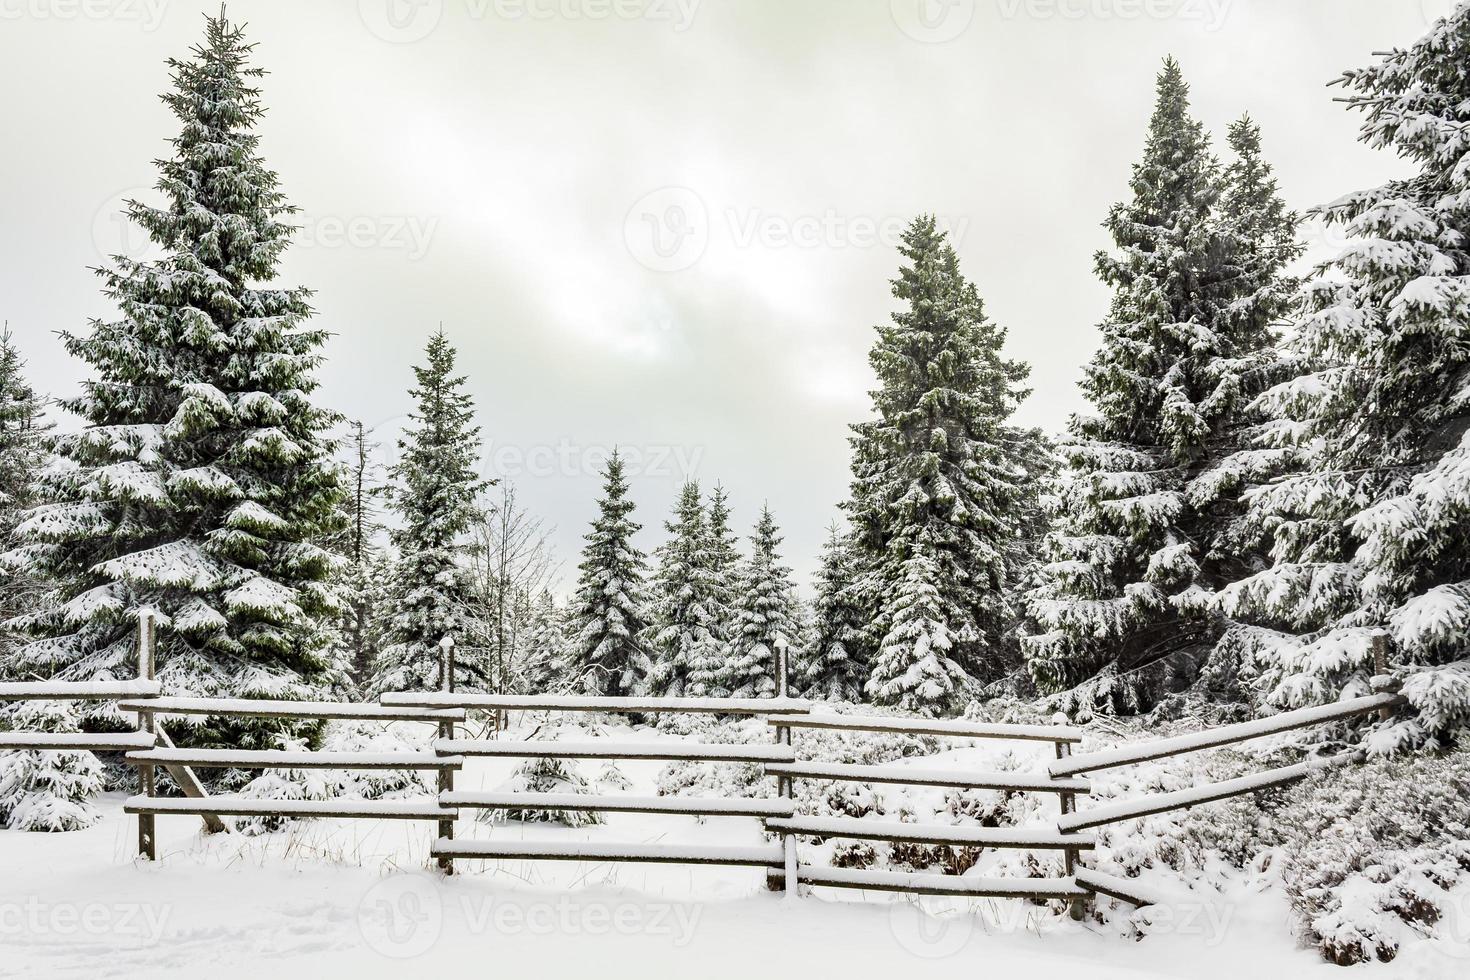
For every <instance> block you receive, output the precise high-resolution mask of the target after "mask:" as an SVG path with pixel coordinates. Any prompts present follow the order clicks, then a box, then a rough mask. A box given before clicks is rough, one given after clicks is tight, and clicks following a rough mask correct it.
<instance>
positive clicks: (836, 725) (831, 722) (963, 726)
mask: <svg viewBox="0 0 1470 980" xmlns="http://www.w3.org/2000/svg"><path fill="white" fill-rule="evenodd" d="M768 724H771V725H789V726H791V727H792V728H816V729H824V730H828V731H846V732H886V733H891V734H905V735H945V736H953V737H956V738H980V739H1017V740H1021V741H1032V742H1067V743H1072V742H1080V741H1082V736H1083V731H1082V729H1080V728H1072V727H1068V726H1061V725H1002V724H988V723H984V722H974V721H941V720H934V719H928V718H887V717H884V716H882V715H839V714H820V715H814V714H803V715H782V716H780V717H778V718H771V719H769V721H768Z"/></svg>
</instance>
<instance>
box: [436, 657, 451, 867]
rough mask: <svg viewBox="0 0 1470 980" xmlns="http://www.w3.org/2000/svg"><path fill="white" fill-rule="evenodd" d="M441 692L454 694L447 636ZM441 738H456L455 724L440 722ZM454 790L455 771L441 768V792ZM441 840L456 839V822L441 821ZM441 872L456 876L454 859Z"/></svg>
mask: <svg viewBox="0 0 1470 980" xmlns="http://www.w3.org/2000/svg"><path fill="white" fill-rule="evenodd" d="M439 690H441V691H443V692H444V693H445V694H453V693H454V638H453V637H449V636H446V637H445V638H444V639H442V640H440V641H439ZM439 737H440V738H454V722H452V721H441V722H439ZM453 789H454V770H453V769H448V768H441V769H440V770H439V792H440V793H448V792H451V791H453ZM439 836H440V838H443V839H447V840H453V839H454V821H453V820H452V819H451V820H440V821H439ZM439 870H440V871H442V872H444V873H445V874H447V875H452V874H454V858H452V857H440V858H439Z"/></svg>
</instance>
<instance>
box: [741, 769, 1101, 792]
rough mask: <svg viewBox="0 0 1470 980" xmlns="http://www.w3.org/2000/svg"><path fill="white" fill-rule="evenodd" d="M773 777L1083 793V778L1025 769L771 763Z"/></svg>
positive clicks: (1086, 790)
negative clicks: (1000, 770)
mask: <svg viewBox="0 0 1470 980" xmlns="http://www.w3.org/2000/svg"><path fill="white" fill-rule="evenodd" d="M766 772H767V773H768V774H769V775H772V776H794V777H796V778H798V779H830V780H834V781H836V782H844V783H894V784H901V785H906V786H949V787H953V788H956V789H995V790H1011V791H1014V792H1020V793H1062V792H1072V793H1086V792H1088V791H1089V790H1090V784H1089V783H1088V782H1087V781H1086V780H1084V779H1049V778H1047V777H1046V776H1045V775H1042V774H1033V773H1024V772H975V771H972V770H968V769H921V768H918V767H913V766H901V765H894V764H891V763H890V764H885V765H881V766H865V765H851V764H848V763H837V762H796V763H772V764H770V765H768V766H766Z"/></svg>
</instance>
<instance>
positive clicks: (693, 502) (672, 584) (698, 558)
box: [644, 481, 721, 697]
mask: <svg viewBox="0 0 1470 980" xmlns="http://www.w3.org/2000/svg"><path fill="white" fill-rule="evenodd" d="M664 529H665V530H666V531H667V532H668V534H669V539H668V541H666V542H665V543H664V544H663V546H662V547H660V548H659V549H658V553H657V559H658V568H657V572H656V573H655V577H654V583H653V595H654V601H653V608H652V610H651V616H650V618H651V620H652V621H651V623H650V624H649V637H650V640H649V656H650V658H651V666H650V669H649V673H648V677H647V678H646V679H645V682H644V688H645V690H646V691H647V692H648V693H649V694H651V695H655V696H667V697H683V696H684V695H690V696H695V697H698V696H703V695H706V694H708V693H709V681H710V678H709V677H708V676H707V674H706V673H705V672H706V671H707V669H708V665H709V664H711V663H713V662H716V661H717V660H718V658H719V656H720V652H721V644H720V641H719V639H718V637H717V631H718V629H719V622H718V620H717V619H716V609H715V590H714V580H713V577H712V571H711V569H710V567H709V559H710V553H709V548H708V544H709V538H708V529H707V527H706V525H705V512H704V504H703V502H702V501H701V499H700V493H699V484H697V483H694V482H692V481H691V482H689V483H686V484H684V487H683V489H682V490H680V492H679V500H678V503H677V505H676V506H675V509H674V519H673V520H672V521H668V522H666V523H665V524H664Z"/></svg>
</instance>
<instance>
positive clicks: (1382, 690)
mask: <svg viewBox="0 0 1470 980" xmlns="http://www.w3.org/2000/svg"><path fill="white" fill-rule="evenodd" d="M1369 644H1370V646H1371V648H1372V650H1373V693H1375V694H1397V693H1398V692H1399V683H1398V681H1396V680H1394V679H1393V678H1392V677H1391V676H1389V673H1388V633H1387V632H1385V631H1384V630H1379V631H1378V632H1376V633H1374V634H1373V638H1372V639H1371V640H1370V641H1369ZM1392 717H1393V708H1391V707H1383V708H1379V709H1378V720H1379V721H1388V720H1389V719H1390V718H1392Z"/></svg>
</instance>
